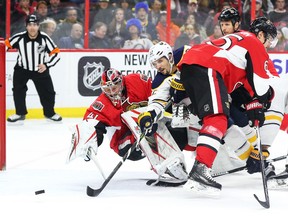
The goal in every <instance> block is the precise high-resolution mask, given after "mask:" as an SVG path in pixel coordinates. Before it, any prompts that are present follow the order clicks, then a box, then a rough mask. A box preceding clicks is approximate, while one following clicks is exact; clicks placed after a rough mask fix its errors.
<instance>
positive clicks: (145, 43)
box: [123, 18, 153, 50]
mask: <svg viewBox="0 0 288 216" xmlns="http://www.w3.org/2000/svg"><path fill="white" fill-rule="evenodd" d="M126 28H127V30H128V31H129V33H130V40H126V41H125V42H124V46H123V49H137V50H149V49H150V47H152V46H153V43H152V41H151V40H150V39H148V38H146V37H145V38H141V37H140V32H142V25H141V22H140V20H139V19H137V18H132V19H130V20H128V21H127V24H126Z"/></svg>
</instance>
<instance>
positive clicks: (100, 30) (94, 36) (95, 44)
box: [89, 22, 111, 49]
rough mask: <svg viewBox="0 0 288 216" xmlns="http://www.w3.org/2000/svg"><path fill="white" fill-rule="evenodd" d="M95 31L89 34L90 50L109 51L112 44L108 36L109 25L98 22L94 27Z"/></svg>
mask: <svg viewBox="0 0 288 216" xmlns="http://www.w3.org/2000/svg"><path fill="white" fill-rule="evenodd" d="M92 29H94V31H93V32H90V34H89V48H92V49H109V48H111V45H110V44H111V42H110V41H109V39H108V37H106V34H107V25H106V24H105V23H103V22H96V23H95V24H94V26H93V28H92Z"/></svg>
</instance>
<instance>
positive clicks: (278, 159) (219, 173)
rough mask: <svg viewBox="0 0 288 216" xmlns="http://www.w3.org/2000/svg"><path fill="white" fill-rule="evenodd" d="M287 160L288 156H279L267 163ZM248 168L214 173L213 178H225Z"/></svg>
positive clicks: (243, 167)
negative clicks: (224, 176)
mask: <svg viewBox="0 0 288 216" xmlns="http://www.w3.org/2000/svg"><path fill="white" fill-rule="evenodd" d="M286 158H287V155H282V156H279V157H276V158H273V159H270V160H267V162H276V161H280V160H284V159H286ZM246 168H247V166H242V167H238V168H235V169H231V170H228V171H223V172H218V173H214V174H213V175H212V177H214V178H215V177H219V176H223V175H226V174H231V173H235V172H239V171H242V170H245V169H246Z"/></svg>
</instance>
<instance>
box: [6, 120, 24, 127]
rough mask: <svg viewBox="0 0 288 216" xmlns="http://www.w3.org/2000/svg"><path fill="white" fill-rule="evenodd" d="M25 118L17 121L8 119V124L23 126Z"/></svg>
mask: <svg viewBox="0 0 288 216" xmlns="http://www.w3.org/2000/svg"><path fill="white" fill-rule="evenodd" d="M24 122H25V121H24V120H18V121H16V122H8V121H7V124H6V125H9V126H21V125H24Z"/></svg>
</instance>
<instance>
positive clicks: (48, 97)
mask: <svg viewBox="0 0 288 216" xmlns="http://www.w3.org/2000/svg"><path fill="white" fill-rule="evenodd" d="M5 44H6V46H7V47H8V49H18V57H17V62H16V65H15V67H14V74H13V88H12V91H13V99H14V104H15V108H16V114H14V115H12V116H10V117H8V119H7V121H8V122H17V121H20V122H21V121H22V122H23V120H25V115H26V114H27V113H28V112H27V107H26V100H25V99H26V92H27V90H28V88H27V82H28V80H30V79H31V80H32V81H33V83H34V85H35V88H36V90H37V92H38V95H39V98H40V102H41V105H42V106H43V112H44V116H45V117H46V118H47V119H49V120H52V121H61V120H62V117H61V116H60V115H58V114H56V113H55V111H54V105H55V95H56V93H55V91H54V87H53V82H52V79H51V76H50V73H49V68H50V67H53V66H54V65H56V64H57V62H58V61H59V60H60V57H59V52H60V50H59V48H58V47H57V46H56V45H55V43H54V42H53V41H52V39H51V38H50V37H49V36H48V35H47V34H45V33H44V32H40V31H39V20H38V19H37V17H36V15H28V16H27V19H26V31H24V32H20V33H17V34H15V35H13V36H12V37H11V38H9V39H6V40H5Z"/></svg>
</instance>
